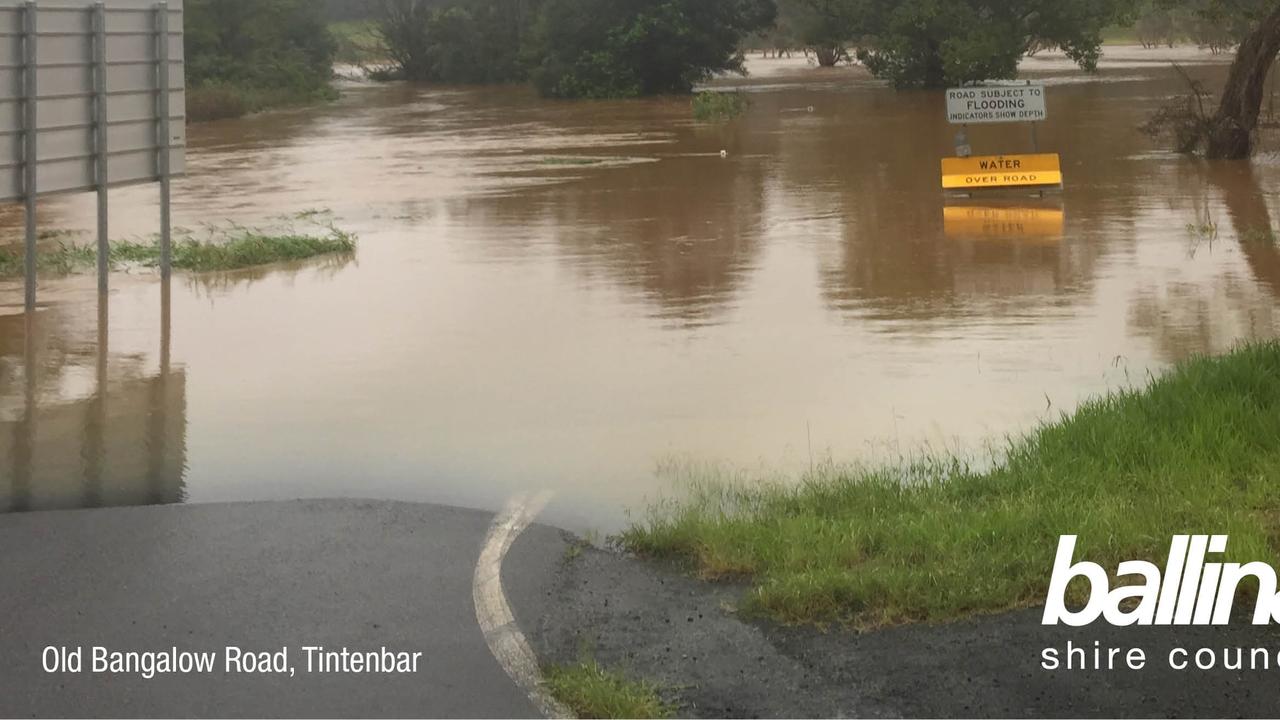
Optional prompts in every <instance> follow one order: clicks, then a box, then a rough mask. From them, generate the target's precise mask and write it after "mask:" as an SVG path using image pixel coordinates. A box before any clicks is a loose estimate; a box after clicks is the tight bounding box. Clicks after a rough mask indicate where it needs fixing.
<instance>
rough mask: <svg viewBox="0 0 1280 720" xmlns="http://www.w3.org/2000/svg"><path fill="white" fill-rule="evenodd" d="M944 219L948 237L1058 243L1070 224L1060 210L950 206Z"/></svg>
mask: <svg viewBox="0 0 1280 720" xmlns="http://www.w3.org/2000/svg"><path fill="white" fill-rule="evenodd" d="M942 218H943V224H944V225H945V227H946V231H947V236H948V237H972V238H990V239H998V238H1030V239H1044V240H1058V239H1061V238H1062V234H1063V227H1064V226H1065V224H1066V216H1065V214H1064V213H1063V211H1062V210H1061V209H1060V208H1028V207H1005V208H1001V207H972V206H963V205H960V206H948V207H945V208H943V210H942Z"/></svg>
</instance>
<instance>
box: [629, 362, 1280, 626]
mask: <svg viewBox="0 0 1280 720" xmlns="http://www.w3.org/2000/svg"><path fill="white" fill-rule="evenodd" d="M687 480H688V482H689V483H690V486H691V489H690V493H689V496H688V497H687V498H685V499H682V500H679V501H676V502H671V503H667V504H664V505H659V506H657V507H655V508H653V510H652V512H651V514H650V515H649V517H648V519H647V520H646V521H645V522H642V523H640V524H637V525H635V526H633V527H632V528H631V529H629V530H628V531H626V532H625V533H624V534H623V535H622V536H620V538H619V541H620V543H621V544H622V545H623V546H624V547H626V548H628V549H630V550H632V551H634V552H636V553H638V554H640V555H643V556H648V557H652V558H665V559H671V560H675V561H678V562H682V563H686V564H687V565H688V567H690V568H691V569H692V570H693V571H695V572H696V573H698V574H699V575H701V576H702V577H704V578H707V579H710V580H716V579H730V578H732V579H740V578H746V579H748V580H749V581H750V582H751V583H752V585H753V589H752V590H751V591H750V592H749V594H748V596H747V597H746V598H745V599H744V601H743V605H744V610H747V611H748V612H754V613H758V614H760V615H763V616H766V617H769V618H772V619H774V620H777V621H781V622H784V623H793V624H794V623H818V624H822V623H847V624H850V625H854V626H858V627H876V626H883V625H890V624H900V623H908V622H940V621H949V620H954V619H958V618H963V617H966V616H971V615H975V614H986V613H996V612H1002V611H1007V610H1012V609H1016V608H1024V607H1031V606H1036V605H1039V604H1041V603H1042V602H1044V599H1045V596H1046V594H1047V591H1048V583H1049V576H1050V573H1051V571H1052V567H1053V560H1054V553H1055V551H1056V549H1057V545H1058V539H1059V537H1060V536H1062V535H1079V536H1080V541H1079V545H1078V548H1077V557H1078V558H1079V557H1084V558H1087V559H1089V560H1091V561H1093V562H1099V563H1101V564H1102V565H1103V567H1107V568H1111V569H1114V568H1115V567H1116V566H1117V565H1118V563H1119V562H1121V561H1124V560H1149V561H1153V562H1156V563H1158V564H1160V565H1161V566H1163V563H1164V562H1165V560H1166V557H1167V554H1168V548H1169V542H1170V540H1171V538H1172V536H1174V535H1178V534H1188V533H1190V534H1200V533H1203V534H1225V535H1230V536H1231V542H1230V546H1229V551H1228V553H1227V559H1226V560H1225V561H1226V562H1241V563H1245V562H1251V561H1255V560H1261V561H1264V562H1269V563H1272V564H1280V343H1276V342H1271V343H1262V344H1255V345H1250V346H1245V347H1242V348H1240V349H1238V350H1236V351H1235V352H1232V353H1231V354H1229V355H1227V356H1225V357H1221V358H1197V359H1193V360H1190V361H1188V362H1185V363H1183V364H1181V365H1179V366H1178V367H1177V368H1175V369H1173V370H1172V371H1170V372H1169V373H1168V374H1166V375H1164V376H1163V377H1160V378H1159V379H1155V380H1153V381H1152V383H1151V384H1150V386H1148V387H1146V388H1144V389H1133V390H1127V391H1123V392H1115V393H1112V394H1109V395H1107V396H1106V397H1102V398H1098V399H1095V400H1092V401H1090V402H1086V403H1085V404H1083V405H1082V406H1081V407H1080V408H1079V409H1078V410H1077V411H1076V412H1075V413H1074V414H1072V415H1070V416H1065V417H1063V418H1062V419H1060V420H1059V421H1057V422H1054V423H1050V424H1044V425H1042V426H1041V427H1039V428H1038V429H1036V430H1034V431H1033V432H1031V433H1029V434H1027V435H1026V436H1023V437H1020V438H1015V439H1011V440H1010V441H1009V444H1008V447H1007V449H1006V452H1005V453H1004V459H1003V460H1002V461H1001V462H1000V463H998V464H997V465H996V466H994V467H992V468H989V469H982V470H977V469H973V468H971V467H970V466H969V465H968V464H967V463H965V462H964V461H962V460H959V459H955V458H951V457H932V458H924V459H920V460H915V461H904V462H902V463H901V464H899V465H896V466H882V467H838V466H829V467H826V468H821V469H818V470H816V471H814V472H813V473H811V474H810V475H808V476H807V477H805V478H804V479H803V482H800V483H798V484H784V483H779V482H772V483H761V484H735V483H733V482H730V481H729V480H728V479H727V478H726V477H725V476H724V475H723V473H721V472H716V471H712V472H708V473H705V474H704V475H703V476H701V477H694V478H688V479H687ZM1074 590H1075V591H1076V592H1079V591H1080V590H1082V588H1080V587H1076V588H1074ZM1077 599H1080V598H1078V597H1077Z"/></svg>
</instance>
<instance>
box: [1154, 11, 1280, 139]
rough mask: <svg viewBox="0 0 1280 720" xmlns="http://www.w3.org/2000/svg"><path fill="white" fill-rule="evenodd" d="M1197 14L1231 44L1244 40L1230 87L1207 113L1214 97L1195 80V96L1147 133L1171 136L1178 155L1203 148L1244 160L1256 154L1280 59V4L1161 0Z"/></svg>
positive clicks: (1166, 111)
mask: <svg viewBox="0 0 1280 720" xmlns="http://www.w3.org/2000/svg"><path fill="white" fill-rule="evenodd" d="M1161 1H1162V2H1163V3H1164V4H1166V5H1168V6H1172V7H1175V8H1177V9H1179V10H1181V11H1184V12H1189V13H1192V14H1194V16H1195V17H1196V18H1198V20H1199V21H1200V22H1203V23H1206V24H1208V25H1212V26H1215V27H1219V28H1223V29H1224V32H1227V33H1229V38H1230V39H1229V40H1227V41H1223V42H1228V43H1235V42H1236V40H1235V38H1240V40H1239V41H1238V47H1237V50H1236V57H1235V60H1234V61H1233V62H1232V65H1231V72H1230V74H1229V75H1228V77H1227V84H1226V86H1225V87H1224V89H1223V91H1222V95H1221V97H1220V98H1219V100H1218V104H1217V109H1216V111H1214V112H1212V113H1210V112H1209V111H1208V110H1206V107H1207V106H1208V105H1209V98H1210V93H1209V92H1208V91H1207V90H1205V89H1204V87H1203V86H1202V85H1201V84H1199V83H1197V82H1193V81H1190V80H1188V81H1189V83H1190V85H1191V95H1190V97H1188V98H1183V99H1182V100H1180V101H1179V102H1176V103H1174V104H1173V105H1170V106H1169V107H1166V108H1164V109H1162V110H1161V111H1160V112H1159V113H1157V114H1156V116H1155V117H1154V118H1153V119H1152V121H1151V122H1150V123H1148V125H1147V130H1148V132H1151V133H1153V134H1155V133H1158V132H1168V133H1170V134H1172V135H1173V137H1174V139H1175V141H1176V143H1177V149H1178V150H1179V151H1180V152H1196V151H1197V150H1200V149H1202V148H1203V150H1204V153H1205V156H1206V157H1208V158H1210V159H1217V160H1240V159H1245V158H1248V157H1249V156H1250V155H1251V154H1252V153H1253V142H1254V135H1255V133H1256V132H1257V129H1258V118H1259V116H1260V115H1261V114H1262V102H1263V100H1264V98H1265V95H1266V83H1267V77H1268V76H1269V75H1270V73H1271V68H1272V66H1274V65H1275V62H1276V58H1277V56H1280V0H1161Z"/></svg>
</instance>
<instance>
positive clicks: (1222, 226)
mask: <svg viewBox="0 0 1280 720" xmlns="http://www.w3.org/2000/svg"><path fill="white" fill-rule="evenodd" d="M1175 56H1176V57H1177V58H1178V59H1179V60H1181V61H1182V62H1184V63H1188V66H1189V68H1190V71H1191V72H1192V74H1194V75H1197V76H1201V77H1204V78H1206V79H1207V80H1211V81H1220V80H1221V79H1222V78H1223V77H1224V76H1225V66H1224V65H1222V64H1221V62H1218V61H1216V60H1214V59H1213V58H1210V57H1209V56H1200V55H1198V54H1196V53H1190V52H1185V51H1176V52H1174V53H1173V55H1170V54H1169V51H1164V53H1163V54H1162V53H1161V52H1160V51H1151V52H1147V51H1141V50H1137V49H1113V50H1112V51H1111V52H1110V53H1109V56H1108V59H1107V61H1106V62H1105V63H1104V68H1103V70H1102V72H1101V74H1099V75H1097V76H1085V75H1083V74H1081V73H1079V72H1077V71H1075V70H1073V69H1072V67H1071V66H1070V65H1069V64H1068V63H1065V62H1063V61H1062V60H1060V59H1057V58H1054V57H1044V58H1035V59H1032V60H1030V61H1028V63H1027V65H1026V72H1027V75H1028V76H1029V77H1037V78H1043V79H1044V80H1045V81H1046V82H1047V83H1048V86H1049V106H1050V113H1051V117H1050V121H1049V122H1048V123H1046V124H1045V125H1044V126H1043V127H1041V129H1040V133H1039V139H1040V144H1041V147H1042V148H1043V149H1045V150H1052V151H1057V152H1060V153H1061V154H1062V156H1063V161H1064V165H1065V168H1064V169H1065V172H1066V179H1067V185H1066V190H1065V192H1064V193H1063V194H1062V195H1061V197H1059V198H1056V199H1049V200H1047V201H1040V200H1033V199H1030V198H1028V199H1026V200H1013V201H1004V202H1002V203H977V207H974V206H973V204H970V205H963V204H962V205H960V206H958V207H953V208H951V209H946V210H944V199H943V197H942V194H941V192H940V190H939V177H938V160H939V158H940V157H942V156H943V155H945V154H948V153H950V152H951V151H952V148H953V145H954V133H955V129H954V128H952V127H950V126H948V125H947V123H946V121H945V116H944V109H943V105H944V103H943V99H942V97H941V95H940V94H938V93H927V92H904V93H896V92H894V91H892V90H890V89H887V88H884V87H882V86H880V85H879V84H877V83H875V82H873V81H872V80H870V79H869V78H868V77H866V76H865V74H863V73H862V71H860V70H857V69H840V70H832V71H819V70H815V69H811V68H809V67H807V66H806V64H805V62H804V61H803V59H796V60H791V61H787V60H779V61H773V60H770V61H763V60H753V61H752V63H751V65H752V69H753V71H754V74H753V77H751V78H750V79H747V80H733V81H726V82H725V83H722V84H737V85H741V86H744V87H746V88H747V89H748V90H750V92H751V97H752V98H753V100H754V104H753V105H752V107H751V109H750V111H749V112H748V114H747V115H746V116H744V117H743V118H741V119H740V120H738V121H736V122H734V123H731V124H728V125H724V126H717V125H698V124H695V123H694V122H692V120H691V116H690V115H691V113H690V110H689V103H688V101H687V100H675V99H658V100H651V101H637V102H599V103H567V102H546V101H541V100H539V99H537V98H536V97H534V96H533V95H532V94H531V93H530V92H528V91H526V90H523V89H518V88H500V89H431V88H411V87H404V86H374V85H363V84H356V83H351V84H347V85H344V87H343V90H344V97H343V99H342V100H341V101H340V102H338V103H336V104H333V105H330V106H325V107H319V108H312V109H306V110H299V111H289V112H281V113H275V114H268V115H263V116H259V117H253V118H249V119H246V120H239V121H230V122H222V123H213V124H207V125H197V126H193V127H192V128H191V131H190V143H191V150H190V157H189V175H188V176H187V177H186V178H184V179H183V180H181V181H180V182H178V183H177V184H176V186H175V198H176V203H177V204H176V208H175V217H176V222H177V223H178V224H180V225H186V226H195V225H198V224H200V223H204V222H223V221H226V220H234V221H237V222H242V223H248V224H253V223H255V222H264V221H265V220H266V219H268V218H271V217H273V216H278V215H281V214H287V213H296V212H300V211H303V210H307V209H313V208H327V209H330V210H332V211H333V213H334V214H335V215H336V217H337V218H338V220H337V221H338V223H339V224H340V225H341V226H343V227H344V228H347V229H350V230H353V231H355V232H357V233H359V235H360V238H361V243H360V250H359V253H358V256H357V257H356V258H355V259H353V260H333V259H330V260H317V261H313V262H306V263H301V264H296V265H286V266H279V267H270V268H262V269H256V270H253V271H249V272H244V273H232V274H225V275H206V276H191V275H178V276H177V277H176V278H175V281H174V284H173V287H172V289H171V297H170V299H169V301H168V303H167V304H163V306H162V302H161V288H160V284H159V281H158V280H157V278H156V277H155V276H154V275H152V274H150V273H147V272H131V273H118V274H117V275H116V276H114V278H113V281H112V282H113V289H112V293H111V297H110V304H109V311H108V313H107V314H106V315H105V316H100V314H99V312H98V307H97V301H96V292H95V286H94V281H93V278H92V277H90V276H80V277H70V278H61V279H58V278H45V280H44V283H43V285H42V291H41V292H42V294H41V306H40V310H39V312H38V314H37V315H36V317H35V318H34V320H33V322H32V323H31V328H32V337H31V345H30V347H29V348H28V346H27V343H26V340H25V336H26V328H27V322H26V321H25V319H24V318H23V315H22V309H21V305H22V292H21V285H20V283H18V282H14V281H12V280H6V281H4V282H2V283H0V511H3V510H30V509H44V508H65V507H80V506H93V505H112V504H125V503H149V502H211V501H230V500H256V499H280V498H298V497H334V496H343V497H353V496H354V497H376V498H392V499H402V500H423V501H434V502H443V503H451V504H457V505H464V506H472V507H481V508H496V507H498V506H499V505H500V504H501V502H502V501H503V500H504V499H505V498H506V497H508V496H509V495H511V494H512V493H514V492H517V491H521V490H526V489H539V490H541V489H550V490H554V491H556V492H557V493H558V496H557V500H556V502H555V503H554V505H553V506H552V510H551V513H550V519H551V520H552V521H554V522H558V523H561V524H565V525H568V526H570V527H578V528H584V527H595V528H602V529H606V530H609V529H613V528H616V527H617V526H618V525H619V523H620V522H622V521H623V519H624V515H623V511H624V510H625V509H626V508H632V509H635V508H639V507H642V506H643V505H644V504H645V503H646V501H648V500H652V499H653V498H655V497H657V496H658V495H660V494H662V493H664V492H667V491H668V490H669V489H670V485H669V476H668V475H666V474H664V473H660V472H658V471H657V469H658V467H659V466H661V465H663V464H665V463H668V462H671V461H673V460H675V461H677V462H692V463H703V462H716V463H728V464H731V465H733V466H736V467H740V468H748V469H761V468H767V469H770V470H782V471H794V470H798V469H801V468H805V467H807V466H808V464H809V462H810V459H811V457H814V458H818V459H825V458H832V459H834V460H837V461H847V460H867V459H882V458H885V457H892V456H894V455H896V454H898V453H900V452H901V453H910V452H915V451H918V450H920V449H922V448H924V447H926V446H927V447H933V448H948V449H957V450H960V451H964V452H973V453H980V452H981V449H982V448H983V447H984V444H985V442H986V441H987V440H989V439H992V438H996V439H998V438H1000V437H1001V436H1003V435H1004V434H1007V433H1016V432H1020V431H1024V430H1026V429H1028V428H1030V427H1033V426H1034V425H1035V423H1037V422H1039V421H1041V420H1044V419H1046V418H1049V417H1056V416H1057V414H1058V413H1060V412H1063V411H1066V410H1070V409H1071V408H1072V407H1073V406H1075V405H1076V404H1077V403H1078V402H1079V401H1080V400H1082V399H1084V398H1086V397H1088V396H1090V395H1093V394H1095V393H1098V392H1102V391H1105V390H1106V389H1108V388H1113V387H1118V386H1122V385H1125V384H1126V383H1138V382H1142V381H1143V380H1144V379H1145V378H1146V377H1147V374H1148V372H1157V371H1159V370H1160V369H1162V368H1165V367H1167V366H1168V365H1169V364H1170V363H1172V362H1175V361H1177V360H1178V359H1179V358H1183V357H1185V356H1187V355H1190V354H1192V353H1204V352H1221V351H1225V350H1227V349H1229V348H1230V347H1231V346H1232V344H1233V343H1235V342H1237V341H1239V340H1241V339H1243V338H1262V337H1274V336H1276V335H1277V334H1280V312H1278V311H1280V305H1278V301H1277V298H1278V297H1280V251H1278V250H1277V248H1276V246H1274V245H1272V244H1268V243H1266V242H1261V241H1259V237H1260V232H1259V231H1260V230H1261V229H1263V228H1267V227H1272V226H1275V225H1276V217H1275V216H1276V215H1277V213H1280V208H1278V207H1276V203H1275V197H1276V190H1277V188H1280V164H1278V163H1277V162H1276V161H1275V159H1274V157H1273V156H1271V155H1263V156H1262V157H1260V158H1259V159H1258V160H1257V161H1256V162H1254V163H1253V164H1252V165H1251V166H1250V165H1246V164H1224V165H1210V164H1205V163H1202V162H1197V161H1194V160H1190V159H1185V158H1182V157H1178V156H1175V155H1171V154H1167V153H1164V152H1161V151H1159V149H1158V148H1156V147H1155V146H1154V145H1153V144H1152V143H1151V142H1150V141H1148V140H1147V139H1146V138H1144V137H1143V136H1142V135H1140V134H1139V133H1138V132H1137V131H1136V130H1135V128H1136V126H1138V125H1139V124H1140V123H1141V122H1142V121H1143V120H1144V119H1145V117H1146V116H1147V115H1148V114H1149V113H1150V112H1151V111H1152V110H1153V109H1155V108H1156V107H1157V106H1158V105H1159V104H1160V103H1161V102H1163V100H1164V99H1165V98H1166V97H1167V96H1169V95H1171V94H1173V93H1176V92H1178V91H1179V90H1180V85H1179V82H1180V81H1179V80H1178V79H1177V76H1176V75H1175V73H1174V71H1173V70H1172V69H1171V68H1170V66H1169V64H1168V60H1169V59H1170V58H1171V57H1175ZM971 140H972V143H973V145H974V148H975V151H976V152H978V153H999V152H1021V151H1025V150H1028V149H1029V148H1030V144H1031V140H1030V137H1029V133H1028V132H1027V130H1026V129H1025V128H1023V127H1019V126H1011V127H997V128H975V129H973V130H972V132H971ZM722 150H723V151H726V152H727V157H723V158H722V157H721V151H722ZM112 197H113V202H114V216H113V222H114V232H113V235H115V236H118V237H123V236H127V235H132V234H145V233H148V232H152V231H154V229H155V215H156V200H155V190H154V189H153V188H131V189H122V190H119V191H115V192H113V193H112ZM2 221H3V223H4V224H5V226H6V227H7V228H8V233H9V234H10V235H15V234H16V233H17V232H18V229H19V228H18V223H20V215H19V213H18V212H17V209H16V208H7V209H5V210H4V212H3V217H2ZM42 221H43V223H44V227H46V228H51V229H52V228H59V229H88V228H91V227H92V226H93V198H92V196H76V197H67V198H63V199H57V200H50V201H48V202H46V203H44V205H43V211H42ZM162 308H163V310H167V317H168V322H167V323H166V322H165V321H164V320H165V317H166V314H165V313H164V312H162ZM165 328H167V330H166V329H165Z"/></svg>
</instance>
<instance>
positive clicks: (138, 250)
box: [0, 211, 356, 277]
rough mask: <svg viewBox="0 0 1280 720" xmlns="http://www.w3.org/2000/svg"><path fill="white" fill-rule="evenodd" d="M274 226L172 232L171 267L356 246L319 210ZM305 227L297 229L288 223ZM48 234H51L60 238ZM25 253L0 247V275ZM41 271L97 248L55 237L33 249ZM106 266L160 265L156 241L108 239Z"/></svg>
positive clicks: (210, 267) (78, 264)
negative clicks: (300, 224) (36, 249)
mask: <svg viewBox="0 0 1280 720" xmlns="http://www.w3.org/2000/svg"><path fill="white" fill-rule="evenodd" d="M287 220H288V222H285V223H283V224H280V225H276V226H273V227H265V228H253V227H245V226H242V225H234V224H229V225H222V226H217V225H211V226H207V227H206V228H204V229H203V230H202V231H201V232H199V233H197V232H195V231H191V230H177V231H175V233H174V239H173V267H174V268H175V269H177V270H189V271H192V272H212V271H219V270H240V269H244V268H249V267H256V266H259V265H270V264H274V263H279V262H287V261H290V260H302V259H306V258H311V257H316V256H320V255H331V254H350V253H353V252H355V250H356V236H355V235H354V234H352V233H349V232H346V231H344V230H341V229H339V228H337V227H336V226H335V225H333V223H332V222H328V215H327V213H325V212H323V211H307V212H306V213H303V214H300V215H297V216H293V217H292V218H288V219H287ZM294 220H302V221H306V222H307V223H308V224H309V225H310V227H309V228H304V229H298V228H296V227H295V225H294V223H293V221H294ZM63 236H64V235H62V234H58V235H52V236H51V237H63ZM25 255H26V253H25V252H24V250H23V248H22V247H10V248H0V277H15V276H21V275H22V274H23V272H24V268H23V262H24V258H25ZM36 257H37V260H36V263H37V267H38V269H39V272H40V273H41V274H53V275H70V274H73V273H77V272H86V271H88V270H91V269H92V268H94V267H95V263H96V257H97V250H96V247H95V245H94V244H93V243H90V242H83V243H77V242H71V241H67V240H59V241H58V242H57V243H55V244H51V243H47V242H46V243H44V244H43V245H42V246H41V247H40V248H39V250H38V252H37V256H36ZM111 264H112V266H113V267H119V266H120V265H127V264H130V265H142V266H144V267H156V266H158V265H159V264H160V240H159V238H158V237H156V238H150V239H148V240H145V241H131V240H130V241H113V242H112V243H111Z"/></svg>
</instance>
